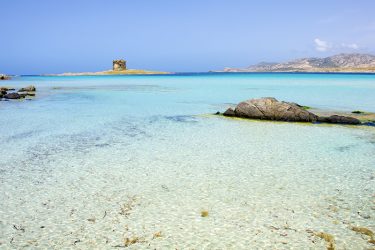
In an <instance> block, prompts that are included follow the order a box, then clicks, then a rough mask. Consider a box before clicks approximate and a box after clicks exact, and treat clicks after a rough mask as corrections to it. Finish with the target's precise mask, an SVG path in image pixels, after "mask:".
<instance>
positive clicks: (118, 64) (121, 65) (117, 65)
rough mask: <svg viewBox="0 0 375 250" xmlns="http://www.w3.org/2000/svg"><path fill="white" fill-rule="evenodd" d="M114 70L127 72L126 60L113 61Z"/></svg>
mask: <svg viewBox="0 0 375 250" xmlns="http://www.w3.org/2000/svg"><path fill="white" fill-rule="evenodd" d="M113 70H114V71H121V70H126V61H125V60H122V59H120V60H113Z"/></svg>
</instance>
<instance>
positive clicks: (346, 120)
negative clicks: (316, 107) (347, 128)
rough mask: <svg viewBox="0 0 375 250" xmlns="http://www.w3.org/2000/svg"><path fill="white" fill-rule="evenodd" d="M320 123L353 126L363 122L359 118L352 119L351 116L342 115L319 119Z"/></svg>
mask: <svg viewBox="0 0 375 250" xmlns="http://www.w3.org/2000/svg"><path fill="white" fill-rule="evenodd" d="M318 122H325V123H335V124H351V125H358V124H361V121H360V120H358V119H357V118H354V117H350V116H342V115H332V116H329V117H323V116H321V117H319V118H318Z"/></svg>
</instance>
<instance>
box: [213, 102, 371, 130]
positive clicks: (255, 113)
mask: <svg viewBox="0 0 375 250" xmlns="http://www.w3.org/2000/svg"><path fill="white" fill-rule="evenodd" d="M309 109H310V108H309V107H306V106H302V105H299V104H297V103H291V102H283V101H278V100H277V99H276V98H273V97H265V98H260V99H250V100H247V101H243V102H240V103H239V104H237V106H236V107H235V108H228V109H227V110H226V111H225V112H224V113H223V115H224V116H227V117H238V118H247V119H257V120H270V121H286V122H310V123H331V124H347V125H369V126H375V114H372V113H364V112H361V111H354V114H351V115H349V114H347V113H343V112H338V113H334V112H331V111H330V112H322V111H320V112H316V113H313V112H310V111H309ZM216 114H221V113H220V112H217V113H216ZM361 116H362V118H364V119H360V118H361Z"/></svg>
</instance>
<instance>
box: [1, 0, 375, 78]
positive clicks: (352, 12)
mask: <svg viewBox="0 0 375 250" xmlns="http://www.w3.org/2000/svg"><path fill="white" fill-rule="evenodd" d="M0 13H1V14H0V73H6V74H43V73H63V72H87V71H91V72H92V71H101V70H107V69H110V68H111V67H112V60H113V59H120V58H122V59H126V60H127V63H128V68H132V69H148V70H159V71H170V72H204V71H208V70H219V69H223V68H224V67H247V66H249V65H252V64H256V63H259V62H264V61H266V62H282V61H287V60H290V59H295V58H300V57H312V56H314V57H325V56H330V55H333V54H338V53H353V52H354V53H373V54H374V53H375V15H374V13H375V1H374V0H352V1H347V0H330V1H327V0H324V1H323V0H314V1H301V0H284V1H281V0H262V1H261V0H258V1H249V0H226V1H225V0H212V1H211V0H189V1H176V0H137V1H134V0H116V1H114V0H106V1H104V0H101V1H99V0H61V1H51V0H33V1H30V0H0Z"/></svg>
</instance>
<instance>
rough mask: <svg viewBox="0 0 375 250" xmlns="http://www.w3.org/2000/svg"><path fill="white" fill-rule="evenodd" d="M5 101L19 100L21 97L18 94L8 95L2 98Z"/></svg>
mask: <svg viewBox="0 0 375 250" xmlns="http://www.w3.org/2000/svg"><path fill="white" fill-rule="evenodd" d="M3 97H4V98H5V99H21V98H23V96H22V95H20V94H18V93H9V94H6V95H4V96H3Z"/></svg>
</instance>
